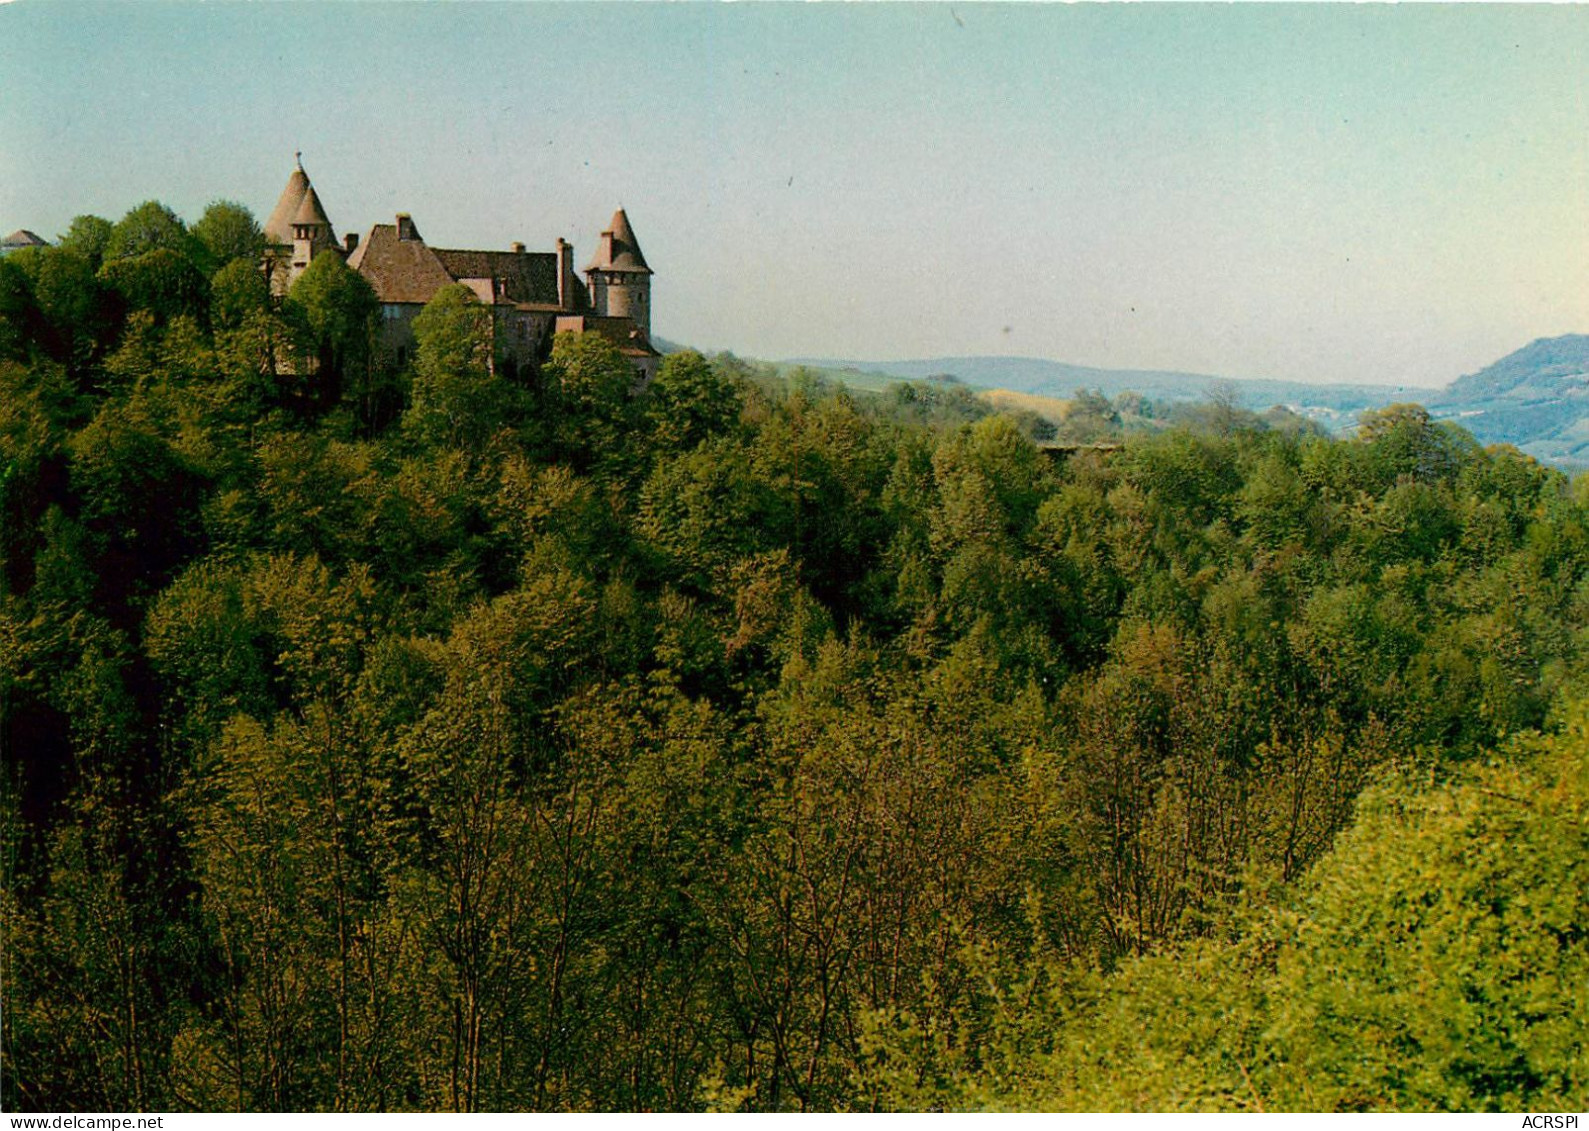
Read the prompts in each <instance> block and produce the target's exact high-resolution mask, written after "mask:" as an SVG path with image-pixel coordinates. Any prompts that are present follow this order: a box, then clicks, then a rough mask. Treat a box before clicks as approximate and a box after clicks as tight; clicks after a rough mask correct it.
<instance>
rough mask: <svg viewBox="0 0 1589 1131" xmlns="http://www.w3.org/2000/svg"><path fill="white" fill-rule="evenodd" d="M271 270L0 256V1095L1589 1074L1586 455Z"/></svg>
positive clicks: (286, 1102)
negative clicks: (667, 335)
mask: <svg viewBox="0 0 1589 1131" xmlns="http://www.w3.org/2000/svg"><path fill="white" fill-rule="evenodd" d="M261 251H262V238H261V235H260V231H259V227H258V224H257V223H256V222H255V220H254V218H253V217H252V216H251V215H250V214H249V213H248V211H247V210H246V209H245V208H242V207H240V206H238V205H235V204H229V203H226V202H221V203H218V204H215V205H212V206H211V207H210V208H209V209H208V210H207V211H206V212H205V213H204V215H203V217H202V218H201V219H199V220H198V221H196V222H194V223H193V224H192V225H191V226H190V225H188V224H185V223H184V222H183V221H182V220H181V219H180V218H178V217H177V216H176V215H175V214H174V213H173V212H171V211H170V210H169V209H168V208H165V207H164V206H162V205H160V204H158V203H155V202H150V203H148V204H144V205H141V206H139V207H138V208H136V209H134V210H132V211H131V212H129V213H128V214H127V215H126V216H125V217H123V218H122V219H121V220H119V221H115V222H112V221H109V220H106V219H102V218H99V217H93V216H85V217H80V218H79V219H78V220H76V221H74V222H73V224H72V226H71V229H70V230H69V231H68V232H67V233H65V235H64V236H63V237H62V238H61V239H60V240H59V241H58V242H57V243H56V244H55V245H54V246H52V247H47V248H34V249H27V250H25V251H21V252H17V253H14V254H12V255H8V256H6V257H5V258H3V259H0V723H3V742H4V783H3V798H0V862H3V863H0V866H3V874H4V885H3V886H4V890H3V893H0V899H3V931H4V947H3V955H0V964H3V965H0V995H3V998H0V1006H3V1010H0V1012H3V1017H0V1105H3V1106H4V1107H5V1108H6V1109H7V1110H10V1111H27V1110H77V1111H126V1110H139V1111H152V1110H165V1111H183V1110H198V1111H229V1110H249V1111H257V1110H330V1111H398V1110H426V1111H474V1110H697V1109H712V1110H747V1111H762V1110H795V1111H831V1110H901V1109H902V1110H924V1109H929V1108H936V1109H966V1108H977V1109H983V1108H993V1109H1034V1108H1041V1109H1081V1110H1174V1109H1210V1110H1231V1111H1260V1110H1262V1111H1274V1110H1291V1109H1301V1110H1347V1111H1365V1110H1391V1111H1408V1110H1518V1109H1524V1108H1534V1109H1572V1110H1581V1109H1583V1108H1584V1107H1586V1106H1589V1051H1586V1047H1585V1044H1584V1041H1583V1034H1584V1033H1585V1032H1589V996H1586V995H1585V993H1584V987H1585V986H1586V985H1589V940H1586V924H1589V690H1586V688H1589V682H1586V674H1589V477H1579V478H1578V479H1577V480H1576V481H1572V480H1569V479H1568V478H1567V477H1566V476H1565V475H1563V474H1562V473H1560V472H1557V471H1554V470H1551V469H1549V468H1546V467H1544V466H1541V465H1540V464H1538V463H1536V462H1535V461H1534V460H1532V459H1530V458H1527V457H1525V456H1522V455H1520V454H1519V453H1518V452H1516V451H1515V450H1514V449H1511V448H1508V447H1505V446H1496V447H1491V448H1488V449H1486V448H1483V447H1481V446H1480V445H1478V444H1477V443H1476V442H1475V441H1474V440H1473V439H1472V438H1471V437H1470V436H1469V435H1467V434H1466V433H1464V432H1463V431H1462V430H1460V429H1459V428H1456V427H1454V426H1452V425H1449V424H1442V423H1437V422H1433V421H1431V419H1430V417H1429V416H1428V414H1427V413H1426V412H1424V411H1423V410H1422V409H1420V408H1418V407H1417V406H1414V405H1396V406H1392V407H1390V408H1387V409H1384V410H1380V411H1376V412H1372V413H1369V414H1367V415H1365V417H1364V419H1363V422H1362V425H1361V427H1360V428H1359V429H1358V430H1357V431H1356V433H1355V434H1354V435H1353V436H1352V437H1351V438H1350V439H1338V438H1332V437H1329V436H1326V435H1323V434H1321V433H1319V432H1318V431H1317V430H1316V429H1312V428H1309V427H1307V426H1305V425H1304V424H1303V423H1302V422H1301V421H1299V420H1296V419H1295V418H1289V417H1288V416H1287V414H1284V413H1270V414H1267V415H1265V416H1262V417H1260V416H1257V415H1254V414H1252V413H1250V412H1246V411H1243V410H1242V409H1240V408H1239V407H1236V406H1234V405H1232V404H1231V403H1228V401H1227V402H1225V403H1215V404H1210V405H1207V406H1205V408H1204V409H1203V410H1202V411H1200V412H1196V413H1187V414H1185V415H1184V418H1183V419H1180V420H1178V421H1177V422H1176V423H1175V424H1174V426H1172V427H1168V428H1162V429H1159V430H1157V431H1153V432H1141V433H1135V432H1127V433H1125V434H1124V435H1123V442H1122V443H1121V444H1120V446H1118V447H1117V448H1116V447H1110V448H1107V449H1090V448H1086V447H1081V448H1078V449H1075V450H1070V451H1055V450H1050V449H1045V448H1044V447H1041V446H1039V445H1038V444H1036V443H1034V441H1033V439H1032V438H1031V434H1030V433H1031V428H1030V427H1029V426H1028V425H1029V423H1030V422H1029V421H1023V420H1022V419H1020V418H1018V417H1015V416H1011V415H1008V414H1003V413H998V412H994V411H992V410H991V409H990V407H989V406H988V405H987V404H986V403H985V402H983V401H981V400H979V399H978V398H976V397H975V396H974V395H972V394H971V393H970V392H969V391H967V390H965V389H963V388H959V389H957V388H949V387H943V386H941V385H940V386H934V385H932V384H930V383H901V384H899V385H897V386H895V387H894V388H892V389H890V390H889V391H888V392H886V393H884V394H880V395H866V394H861V393H855V392H850V391H846V390H845V389H843V388H841V387H837V386H832V385H828V384H825V383H824V382H822V381H820V380H816V379H813V378H811V377H810V376H808V375H803V374H800V373H795V374H794V375H792V376H789V375H784V374H780V373H777V372H774V371H771V370H769V369H768V368H767V367H764V366H759V365H755V364H751V363H746V362H743V361H740V360H738V359H736V358H734V357H732V356H730V355H721V356H717V357H714V358H707V357H703V356H702V355H700V354H699V353H694V352H689V351H684V352H678V353H673V354H670V355H669V356H667V357H666V358H665V359H664V361H663V364H662V366H661V369H660V372H659V373H658V375H657V376H656V378H655V379H654V380H653V381H652V382H651V383H650V384H649V385H648V386H646V387H644V388H641V389H637V388H636V387H635V381H634V376H633V370H632V368H631V367H630V365H629V363H628V362H627V361H626V360H625V359H624V358H623V357H622V356H621V355H620V354H619V353H618V352H617V351H616V349H615V348H614V347H612V346H611V345H610V344H609V343H607V342H606V341H605V340H604V339H602V338H599V337H597V336H595V335H586V336H583V337H574V336H566V337H559V338H558V340H557V341H556V343H555V346H554V347H553V350H552V353H551V356H550V358H549V360H548V361H547V362H546V363H545V364H544V365H542V366H540V367H539V369H538V371H536V372H533V373H526V374H517V375H515V376H514V378H513V379H511V380H510V379H508V378H507V377H505V376H503V375H501V374H499V373H498V371H497V367H496V366H495V365H493V364H492V359H493V357H494V350H495V348H496V347H495V343H494V342H493V324H492V319H491V313H490V311H489V309H488V308H485V307H482V306H481V305H479V304H478V303H477V302H476V301H475V300H474V299H473V296H472V295H470V294H469V293H467V292H466V291H465V290H464V289H463V288H450V289H447V290H444V291H442V292H441V293H440V294H439V295H438V296H437V297H436V299H435V300H433V301H432V303H431V304H430V305H429V306H428V307H427V308H426V309H425V310H424V312H423V313H422V314H421V315H419V316H418V318H417V319H416V321H415V323H414V332H415V339H416V349H415V351H414V354H413V357H412V359H411V361H410V362H409V363H408V364H407V365H405V366H404V367H402V368H396V367H394V366H392V365H391V364H389V363H388V362H387V360H386V359H384V358H383V357H381V356H380V355H379V353H378V351H377V350H376V349H375V347H374V345H373V343H374V341H375V340H376V339H375V334H374V329H375V326H376V323H377V320H378V318H379V317H380V310H379V306H378V304H377V303H376V301H375V296H374V294H373V292H372V291H371V290H370V288H369V286H368V285H367V284H366V283H365V282H364V280H363V279H361V278H360V277H359V276H358V275H357V274H355V273H354V272H352V271H350V270H349V269H348V268H347V267H346V265H345V264H344V263H343V261H342V260H341V258H339V257H338V256H337V255H336V254H335V253H334V252H331V253H325V254H322V255H321V256H320V257H319V258H317V259H316V260H315V262H314V263H313V265H312V266H311V267H310V268H309V269H308V270H307V271H305V272H304V274H303V275H302V276H301V278H299V279H298V281H297V282H296V283H295V284H294V285H293V287H292V289H291V290H290V291H289V292H288V293H287V294H285V295H284V296H273V295H272V294H271V293H270V291H269V289H268V287H267V285H266V282H265V279H264V276H263V274H262V273H261V271H260V269H259V261H260V255H261ZM1139 399H1140V398H1139ZM1098 402H1101V403H1098ZM1088 404H1089V406H1090V410H1091V411H1094V412H1095V413H1096V414H1097V415H1098V416H1099V417H1100V418H1101V419H1103V421H1104V423H1105V424H1106V425H1107V424H1108V422H1109V421H1110V420H1111V419H1117V417H1116V418H1112V417H1111V416H1110V414H1111V413H1113V412H1114V411H1115V409H1116V408H1117V407H1118V406H1112V405H1110V403H1109V402H1108V400H1107V398H1095V399H1094V400H1093V401H1091V402H1088Z"/></svg>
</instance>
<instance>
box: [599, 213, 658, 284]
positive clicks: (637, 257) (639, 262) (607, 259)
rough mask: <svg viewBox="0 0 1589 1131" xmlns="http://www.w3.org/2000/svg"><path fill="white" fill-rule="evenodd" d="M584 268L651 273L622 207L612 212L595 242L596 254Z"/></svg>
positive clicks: (627, 215)
mask: <svg viewBox="0 0 1589 1131" xmlns="http://www.w3.org/2000/svg"><path fill="white" fill-rule="evenodd" d="M585 270H586V271H587V272H589V271H596V270H605V271H643V272H645V273H646V274H647V275H649V274H651V273H652V272H651V268H649V267H647V266H646V257H645V256H644V255H643V254H642V253H641V251H640V241H639V240H637V239H635V234H634V229H633V228H631V227H630V226H629V214H628V213H627V212H625V211H624V210H623V209H622V208H620V209H618V211H616V212H614V213H613V214H612V223H611V224H609V225H608V226H607V230H606V231H605V232H603V233H602V234H601V239H600V241H598V242H597V244H596V254H595V256H594V257H593V258H592V259H591V261H590V266H589V267H586V268H585Z"/></svg>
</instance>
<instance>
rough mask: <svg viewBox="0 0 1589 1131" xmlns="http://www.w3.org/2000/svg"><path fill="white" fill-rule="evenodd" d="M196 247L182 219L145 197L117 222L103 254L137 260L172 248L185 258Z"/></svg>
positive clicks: (108, 256) (110, 257)
mask: <svg viewBox="0 0 1589 1131" xmlns="http://www.w3.org/2000/svg"><path fill="white" fill-rule="evenodd" d="M199 246H202V245H199ZM85 250H89V249H86V248H85ZM195 250H197V248H196V245H195V241H194V239H193V237H192V236H191V235H190V234H189V232H188V229H187V225H186V224H184V223H183V222H182V220H181V218H180V217H179V216H177V214H176V213H175V212H173V211H171V209H169V208H167V207H166V206H165V205H163V204H161V203H160V202H159V201H158V200H146V201H144V202H143V203H142V204H140V205H138V206H137V207H136V208H133V209H132V210H130V211H129V212H128V213H127V214H126V215H125V216H123V217H122V218H121V219H120V220H118V221H116V223H115V225H114V226H113V227H112V228H111V230H110V238H109V239H107V240H106V241H105V246H104V250H103V256H104V260H105V262H107V263H109V262H111V261H112V260H117V259H136V258H138V257H139V256H141V255H147V254H148V253H149V252H152V251H169V252H171V253H173V254H175V255H179V256H182V257H183V258H185V259H186V258H190V257H191V256H192V255H193V253H194V251H195Z"/></svg>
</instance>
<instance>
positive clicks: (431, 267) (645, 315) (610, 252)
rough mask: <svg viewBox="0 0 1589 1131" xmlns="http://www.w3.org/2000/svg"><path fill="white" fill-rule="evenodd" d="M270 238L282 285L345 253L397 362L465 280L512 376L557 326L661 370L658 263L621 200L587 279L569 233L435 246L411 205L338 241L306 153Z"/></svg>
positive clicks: (276, 285)
mask: <svg viewBox="0 0 1589 1131" xmlns="http://www.w3.org/2000/svg"><path fill="white" fill-rule="evenodd" d="M265 239H266V242H267V243H268V244H269V245H270V252H269V254H268V255H267V257H266V261H265V268H266V271H267V272H268V273H269V274H270V279H271V287H272V290H273V291H275V292H276V293H278V294H284V293H285V292H286V290H287V288H288V287H290V286H291V285H292V283H293V281H294V280H295V279H297V277H298V276H299V275H300V274H302V273H303V271H304V270H306V269H307V268H308V266H309V264H310V263H312V262H313V261H314V257H315V256H317V255H319V254H320V253H322V252H324V251H333V252H335V253H336V254H338V255H341V256H342V257H343V258H344V259H346V261H347V265H348V266H349V267H351V268H352V269H353V270H355V271H357V272H358V273H359V274H360V275H362V276H363V277H364V278H365V279H366V280H368V281H369V283H370V285H371V286H372V287H373V288H374V289H375V294H376V296H377V297H378V298H379V299H380V302H381V326H380V333H379V339H378V347H379V349H380V350H381V351H382V353H383V354H384V355H385V356H386V357H387V358H388V359H389V360H390V361H391V362H393V363H395V364H396V365H398V366H401V365H403V364H404V363H406V362H407V361H408V359H409V358H410V357H411V356H412V354H413V348H414V331H413V321H414V316H415V315H416V314H418V313H419V312H420V311H421V310H422V309H424V306H425V304H426V303H427V302H429V301H430V300H431V299H432V298H434V297H435V295H436V292H437V291H439V290H441V288H443V287H445V286H449V285H451V284H454V283H462V284H463V285H464V286H466V287H468V288H469V289H470V290H472V291H473V292H474V293H475V295H476V297H478V298H479V300H480V301H481V302H482V303H484V304H485V305H486V306H488V307H489V308H490V309H491V313H492V320H493V323H494V327H495V338H496V349H495V358H494V364H495V365H496V366H497V367H498V371H499V372H503V373H505V374H507V375H509V376H513V375H516V374H518V373H522V372H525V371H527V370H529V369H532V368H533V367H535V366H537V365H539V364H540V362H541V361H543V360H545V358H546V357H547V355H548V354H549V353H550V352H551V346H552V337H553V335H554V334H559V333H564V332H573V333H579V334H600V335H602V336H603V337H605V338H607V339H609V340H610V341H612V342H613V343H614V344H615V345H616V346H617V347H618V349H619V350H620V351H621V352H622V353H623V354H624V355H625V356H626V357H627V358H628V359H629V360H630V361H631V362H632V363H633V365H634V367H635V369H636V371H637V372H638V374H639V376H640V378H641V379H642V380H647V379H649V378H650V377H652V376H653V375H654V374H655V372H656V367H657V362H658V361H659V359H660V356H661V355H660V354H659V353H658V352H657V351H656V350H655V349H653V348H652V346H651V274H652V272H651V268H650V267H648V266H647V265H646V260H645V256H644V255H642V254H641V252H640V243H639V241H638V240H636V239H635V234H634V229H633V228H631V227H630V226H629V217H628V216H627V215H626V214H625V213H624V210H623V209H622V208H620V209H618V211H617V212H615V213H614V214H613V217H612V223H611V224H610V225H609V226H608V228H607V230H606V231H604V232H602V233H601V240H600V242H599V243H598V244H597V247H596V253H595V255H594V256H593V257H592V258H591V261H590V263H589V264H587V265H586V267H585V272H584V273H585V280H584V282H581V281H580V280H579V277H578V275H576V273H575V271H574V248H573V245H572V244H569V243H567V242H566V241H564V240H562V239H559V240H558V241H557V250H556V251H546V252H540V251H526V250H525V249H524V245H523V244H521V243H515V244H513V245H512V246H511V247H510V248H509V250H507V251H464V250H459V249H456V248H440V247H431V246H430V245H429V244H427V243H426V242H425V241H424V239H423V238H422V237H421V236H420V234H419V228H418V227H417V226H416V225H415V223H414V219H413V217H412V216H410V215H408V213H406V212H399V213H398V214H397V217H396V222H395V223H392V224H376V225H374V226H373V227H371V228H370V230H369V234H368V235H366V236H365V237H364V238H363V239H362V240H361V239H360V238H359V237H358V235H357V234H355V233H349V234H348V235H347V237H346V239H345V240H344V241H343V242H341V243H338V242H337V237H336V232H335V231H334V230H333V228H332V226H331V220H330V218H329V217H328V216H327V215H326V211H325V208H324V207H323V206H322V205H321V203H320V196H319V194H318V193H316V192H315V189H314V186H313V185H312V184H310V182H309V176H308V174H307V173H305V172H304V169H303V162H302V160H299V161H298V163H297V166H296V167H295V168H294V169H293V171H292V175H291V176H290V177H288V178H287V187H286V188H285V189H283V190H282V194H281V199H280V200H278V201H277V202H276V207H275V208H274V209H273V210H272V211H271V214H270V218H269V219H268V220H266V221H265Z"/></svg>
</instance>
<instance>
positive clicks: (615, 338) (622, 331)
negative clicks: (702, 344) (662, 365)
mask: <svg viewBox="0 0 1589 1131" xmlns="http://www.w3.org/2000/svg"><path fill="white" fill-rule="evenodd" d="M556 329H557V332H558V333H563V332H565V331H571V332H573V333H575V334H600V335H601V336H602V337H604V338H606V339H607V340H608V341H609V342H611V343H612V344H613V345H615V346H617V347H618V349H619V352H621V353H625V354H629V355H632V356H635V357H661V356H662V355H661V354H659V353H657V351H656V350H654V349H652V348H651V343H650V342H648V341H646V338H645V335H644V334H641V333H639V332H638V331H639V328H638V327H637V326H635V324H634V323H633V322H631V321H630V320H629V319H627V318H618V317H613V316H610V315H600V314H568V315H564V316H563V317H562V318H559V319H558V320H557V326H556Z"/></svg>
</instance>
